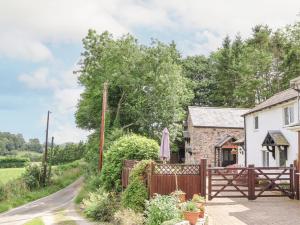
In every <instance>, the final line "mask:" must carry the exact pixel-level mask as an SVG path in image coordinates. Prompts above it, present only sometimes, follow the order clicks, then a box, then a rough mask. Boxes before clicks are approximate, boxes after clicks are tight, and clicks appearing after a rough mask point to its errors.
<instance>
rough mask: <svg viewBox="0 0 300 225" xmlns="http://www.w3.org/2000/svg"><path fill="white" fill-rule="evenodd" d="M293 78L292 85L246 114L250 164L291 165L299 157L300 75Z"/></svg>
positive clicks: (248, 161) (247, 160)
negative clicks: (299, 95) (299, 94)
mask: <svg viewBox="0 0 300 225" xmlns="http://www.w3.org/2000/svg"><path fill="white" fill-rule="evenodd" d="M291 82H292V83H293V84H294V85H293V88H289V89H287V90H285V91H282V92H279V93H277V94H275V95H274V96H272V97H271V98H269V99H267V100H266V101H264V102H262V103H261V104H259V105H257V106H255V107H254V108H253V109H251V110H250V111H249V112H247V113H246V114H244V118H245V137H246V141H245V142H246V143H245V146H246V153H247V154H246V162H247V164H255V165H256V166H266V167H267V166H289V165H290V164H292V163H293V161H294V160H296V159H297V158H298V156H299V154H298V150H299V144H300V142H299V141H300V138H299V137H300V135H298V134H299V130H300V126H299V113H300V111H299V97H298V93H299V88H298V87H297V85H298V86H299V87H300V85H299V84H300V77H299V78H296V79H294V80H292V81H291ZM295 83H296V84H295ZM297 132H298V133H297Z"/></svg>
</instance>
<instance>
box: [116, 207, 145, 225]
mask: <svg viewBox="0 0 300 225" xmlns="http://www.w3.org/2000/svg"><path fill="white" fill-rule="evenodd" d="M114 224H116V225H142V224H144V217H143V214H142V213H136V212H134V211H133V210H131V209H123V210H120V211H118V212H116V213H115V216H114Z"/></svg>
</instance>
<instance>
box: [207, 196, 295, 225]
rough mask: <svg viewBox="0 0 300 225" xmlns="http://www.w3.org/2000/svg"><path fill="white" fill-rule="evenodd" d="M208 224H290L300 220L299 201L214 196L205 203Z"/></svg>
mask: <svg viewBox="0 0 300 225" xmlns="http://www.w3.org/2000/svg"><path fill="white" fill-rule="evenodd" d="M207 212H208V215H209V225H292V224H299V223H300V222H299V221H300V213H299V212H300V201H298V200H290V199H289V198H285V197H280V198H258V199H256V200H254V201H249V200H247V199H243V198H234V199H233V198H215V199H213V200H212V201H208V203H207Z"/></svg>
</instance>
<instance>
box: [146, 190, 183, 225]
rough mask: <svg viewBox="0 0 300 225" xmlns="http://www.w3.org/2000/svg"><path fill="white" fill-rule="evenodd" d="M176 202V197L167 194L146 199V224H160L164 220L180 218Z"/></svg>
mask: <svg viewBox="0 0 300 225" xmlns="http://www.w3.org/2000/svg"><path fill="white" fill-rule="evenodd" d="M177 203H178V201H177V198H175V197H173V196H167V195H157V196H155V198H153V199H151V200H150V201H146V211H145V214H146V218H147V219H146V225H161V224H162V223H163V222H165V221H168V220H172V219H176V218H180V216H181V213H180V211H179V209H178V208H177V206H176V205H177Z"/></svg>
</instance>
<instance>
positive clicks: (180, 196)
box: [171, 173, 186, 202]
mask: <svg viewBox="0 0 300 225" xmlns="http://www.w3.org/2000/svg"><path fill="white" fill-rule="evenodd" d="M174 175H175V185H176V190H175V191H174V192H172V193H171V195H173V196H175V197H177V198H178V200H179V202H185V201H186V197H185V196H186V193H185V192H183V191H182V190H180V189H178V181H177V174H176V173H174Z"/></svg>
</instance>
